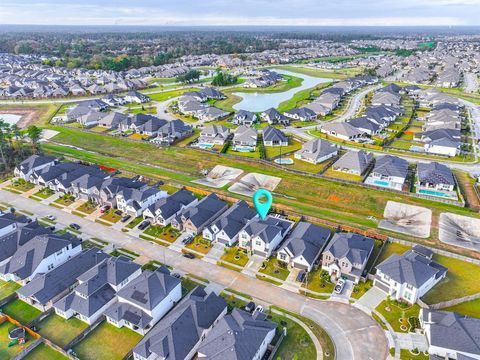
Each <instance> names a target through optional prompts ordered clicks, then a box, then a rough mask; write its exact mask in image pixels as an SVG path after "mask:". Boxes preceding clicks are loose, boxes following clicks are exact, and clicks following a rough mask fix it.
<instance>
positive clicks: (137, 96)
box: [125, 90, 152, 104]
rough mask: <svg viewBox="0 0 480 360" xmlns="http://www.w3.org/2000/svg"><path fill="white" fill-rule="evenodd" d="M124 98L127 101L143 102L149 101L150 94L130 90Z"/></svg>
mask: <svg viewBox="0 0 480 360" xmlns="http://www.w3.org/2000/svg"><path fill="white" fill-rule="evenodd" d="M125 100H126V101H127V102H129V103H138V104H144V103H147V102H149V101H151V100H152V99H151V98H150V96H147V95H145V94H142V93H141V92H138V91H136V90H130V91H128V92H127V94H126V95H125Z"/></svg>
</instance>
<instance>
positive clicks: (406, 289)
mask: <svg viewBox="0 0 480 360" xmlns="http://www.w3.org/2000/svg"><path fill="white" fill-rule="evenodd" d="M432 255H433V252H432V251H431V250H429V249H427V248H425V247H423V246H420V245H416V246H415V247H414V248H413V249H412V250H408V251H407V252H405V253H403V254H402V255H398V254H393V255H391V256H390V257H389V258H388V259H386V260H384V261H383V262H381V263H380V264H378V265H377V266H376V267H375V269H376V270H377V272H376V274H375V280H374V285H375V286H377V287H378V288H380V289H382V290H383V291H385V292H386V293H387V294H388V295H389V296H390V297H391V298H393V299H395V300H399V301H406V302H408V303H410V304H415V303H416V302H417V300H418V299H419V298H421V297H422V296H423V295H425V294H426V293H427V292H428V291H430V289H432V288H433V287H434V286H435V285H436V284H437V283H438V282H439V281H440V280H442V279H444V278H445V276H446V274H447V270H448V269H447V268H446V267H444V266H442V265H440V264H438V263H436V262H435V261H433V260H432Z"/></svg>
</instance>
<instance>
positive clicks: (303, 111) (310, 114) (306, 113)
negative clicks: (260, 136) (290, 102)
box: [283, 107, 317, 121]
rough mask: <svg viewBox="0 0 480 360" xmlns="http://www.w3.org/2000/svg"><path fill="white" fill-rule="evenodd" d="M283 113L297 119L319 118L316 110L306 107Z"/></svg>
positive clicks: (309, 119)
mask: <svg viewBox="0 0 480 360" xmlns="http://www.w3.org/2000/svg"><path fill="white" fill-rule="evenodd" d="M283 115H285V116H286V117H288V118H290V119H292V120H295V121H311V120H314V119H316V118H317V114H315V111H313V110H310V109H308V108H306V107H300V108H293V109H290V110H287V111H285V112H284V113H283Z"/></svg>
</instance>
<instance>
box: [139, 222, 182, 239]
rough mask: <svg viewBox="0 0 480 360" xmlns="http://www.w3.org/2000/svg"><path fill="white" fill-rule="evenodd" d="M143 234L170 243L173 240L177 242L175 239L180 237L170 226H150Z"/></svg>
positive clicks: (178, 232)
mask: <svg viewBox="0 0 480 360" xmlns="http://www.w3.org/2000/svg"><path fill="white" fill-rule="evenodd" d="M144 234H147V235H150V236H153V237H156V238H159V239H162V240H165V241H168V242H170V243H172V242H174V241H175V240H177V238H178V237H179V236H180V231H178V230H176V229H174V228H172V226H171V225H167V226H159V225H150V226H149V227H148V228H147V229H146V230H145V231H144Z"/></svg>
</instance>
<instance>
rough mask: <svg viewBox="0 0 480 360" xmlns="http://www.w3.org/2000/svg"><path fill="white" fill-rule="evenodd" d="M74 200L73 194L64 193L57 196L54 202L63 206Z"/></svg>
mask: <svg viewBox="0 0 480 360" xmlns="http://www.w3.org/2000/svg"><path fill="white" fill-rule="evenodd" d="M74 202H75V196H73V195H70V194H65V195H63V196H61V197H59V198H58V199H57V200H55V203H57V204H60V205H63V206H68V205H71V204H73V203H74Z"/></svg>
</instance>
